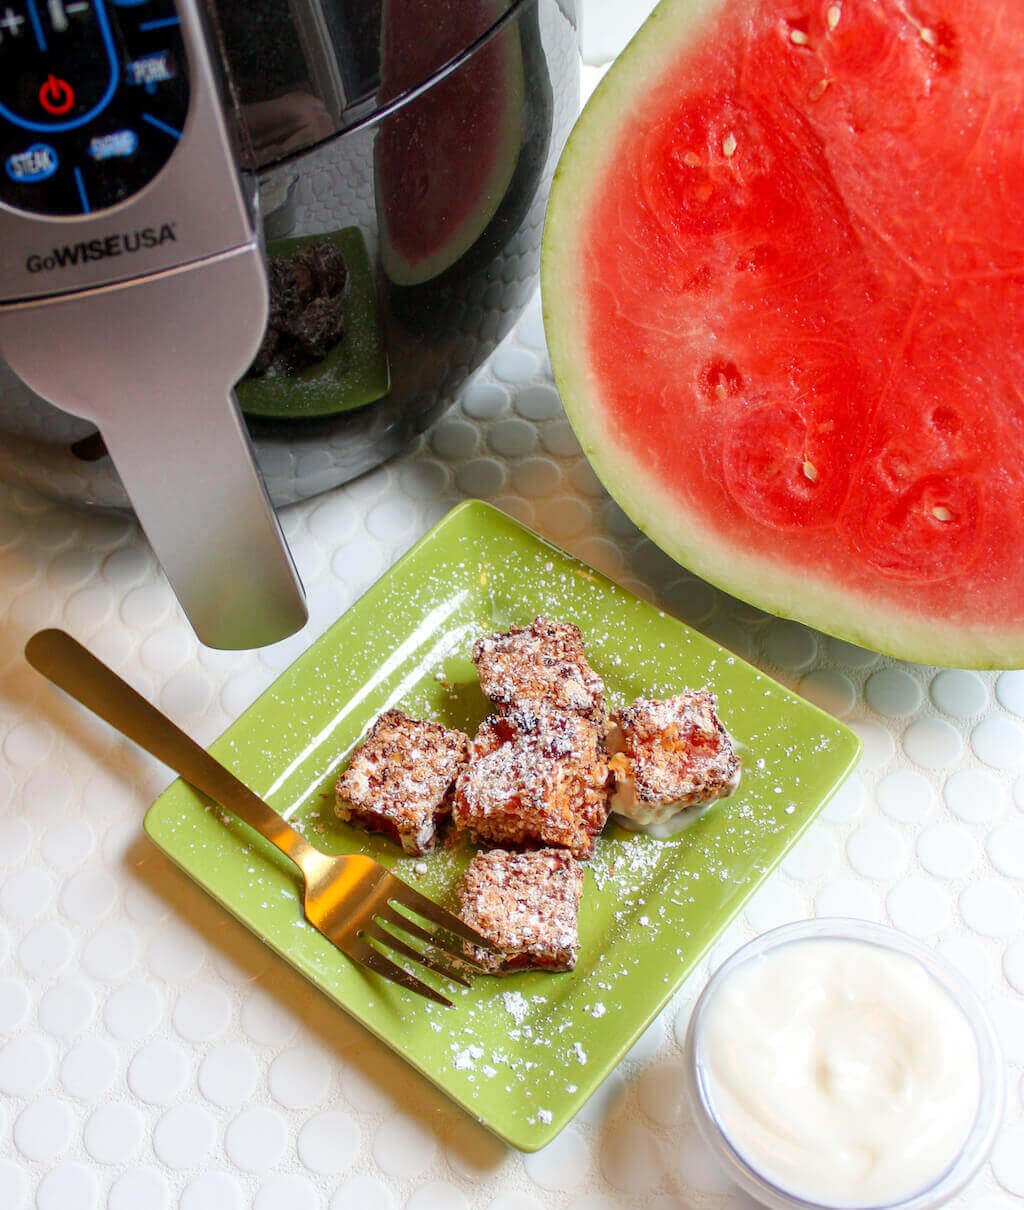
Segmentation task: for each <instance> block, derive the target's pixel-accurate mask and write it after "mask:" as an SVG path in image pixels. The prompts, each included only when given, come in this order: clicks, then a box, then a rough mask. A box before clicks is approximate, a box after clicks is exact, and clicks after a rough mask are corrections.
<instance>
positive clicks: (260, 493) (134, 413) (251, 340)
mask: <svg viewBox="0 0 1024 1210" xmlns="http://www.w3.org/2000/svg"><path fill="white" fill-rule="evenodd" d="M266 316H267V282H266V272H265V270H264V268H263V265H262V261H261V259H260V255H259V252H258V250H257V249H256V247H255V246H254V245H250V246H247V247H244V248H240V249H237V250H235V251H233V252H230V253H225V254H222V255H220V256H216V257H210V258H208V259H206V260H204V261H200V262H198V263H195V264H192V265H186V266H183V267H181V268H180V269H174V270H169V271H167V272H164V273H158V274H152V275H151V276H149V277H146V278H141V279H139V280H136V281H130V282H125V283H121V284H118V285H114V286H105V287H100V288H99V289H94V290H87V291H81V292H79V293H76V294H66V295H61V296H59V297H57V298H52V299H46V300H41V301H38V302H32V303H23V304H19V305H15V306H12V307H0V353H2V354H3V356H4V358H5V359H6V360H7V362H8V363H9V364H10V366H11V368H12V369H13V370H14V372H15V373H16V374H18V375H19V376H20V377H21V378H22V379H23V380H24V381H25V383H26V384H27V385H28V386H30V387H31V388H32V389H33V390H35V391H37V392H38V393H39V394H40V395H42V396H43V397H44V398H46V399H49V400H51V401H52V402H54V403H56V404H57V405H58V406H59V407H61V408H63V409H64V410H66V411H69V412H72V413H73V414H75V415H78V416H83V417H85V418H87V419H89V420H92V421H93V422H94V423H95V424H97V425H98V426H99V428H100V431H101V432H102V434H103V438H104V441H105V442H106V446H107V449H108V450H109V451H110V455H111V457H112V458H113V461H114V465H115V466H116V467H117V470H118V473H119V474H120V476H121V479H122V482H123V483H124V485H125V488H126V489H127V492H128V496H129V498H130V499H131V502H132V505H133V507H134V508H135V511H136V513H137V515H138V517H139V520H140V521H141V522H142V526H143V529H145V531H146V535H147V537H148V538H149V540H150V543H151V544H152V546H153V549H154V551H155V553H156V556H157V558H158V559H159V560H160V563H161V564H162V566H163V568H164V571H165V572H166V573H167V578H168V579H169V580H170V582H171V585H172V587H173V588H174V590H175V592H176V593H177V594H178V598H179V600H180V601H181V603H182V606H183V607H184V609H185V612H186V613H187V615H188V618H189V621H190V622H191V623H192V625H193V627H194V628H195V631H196V634H197V635H198V636H199V638H200V639H201V640H202V641H203V642H204V643H207V644H209V645H210V646H211V647H222V648H249V647H260V646H263V645H265V644H267V643H273V642H276V641H278V640H279V639H283V638H286V637H287V636H288V635H290V634H292V633H294V631H296V630H298V629H299V628H300V627H301V626H302V625H303V624H304V623H305V621H306V617H307V614H306V606H305V601H304V598H303V594H302V585H301V584H300V582H299V579H298V576H297V575H296V572H295V567H294V564H293V563H292V559H291V555H290V553H289V551H288V547H287V546H286V544H285V541H284V537H283V536H282V534H281V530H280V527H279V525H278V521H277V517H276V516H275V514H274V511H273V509H272V507H271V504H270V500H269V498H268V497H267V493H266V489H265V487H264V485H263V481H262V479H261V478H260V476H259V472H258V471H257V469H256V464H255V462H254V461H253V453H252V449H251V446H250V444H249V440H248V435H247V433H246V431H245V426H244V424H243V423H242V418H241V416H240V414H239V412H238V407H237V404H236V403H235V401H234V398H233V395H232V386H233V384H234V383H235V382H236V381H237V380H238V378H240V377H241V375H242V374H243V373H244V372H245V369H246V367H247V366H248V365H249V363H250V361H251V360H252V357H253V355H254V353H255V351H256V347H257V346H258V344H259V341H260V338H261V335H262V332H263V327H264V324H265V322H266Z"/></svg>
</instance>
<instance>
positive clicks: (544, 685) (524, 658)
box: [473, 617, 604, 717]
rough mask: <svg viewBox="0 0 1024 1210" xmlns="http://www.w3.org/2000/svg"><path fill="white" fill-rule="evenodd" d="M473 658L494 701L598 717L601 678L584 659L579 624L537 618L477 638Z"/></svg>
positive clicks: (600, 706)
mask: <svg viewBox="0 0 1024 1210" xmlns="http://www.w3.org/2000/svg"><path fill="white" fill-rule="evenodd" d="M473 663H474V664H476V670H477V674H478V675H479V677H480V684H481V686H482V687H483V691H484V693H486V694H487V696H488V697H489V698H490V699H491V701H492V702H494V703H495V705H497V706H499V707H502V708H505V707H508V706H513V705H520V706H522V705H526V704H535V705H537V706H547V707H549V708H551V709H556V710H572V711H574V712H576V713H579V714H586V715H591V716H594V717H597V716H598V715H601V716H603V714H604V682H603V681H602V680H601V678H600V677H599V676H598V675H597V673H596V672H594V670H593V669H592V668H591V667H590V665H589V664H588V663H587V656H586V652H585V651H584V648H583V635H582V634H581V633H580V629H579V627H578V626H573V625H572V624H571V623H568V622H554V621H552V620H551V619H549V618H543V617H538V618H534V620H533V621H532V622H531V623H530V625H529V626H513V627H512V629H511V630H509V631H508V633H507V634H496V635H491V636H489V637H488V638H482V639H477V641H476V642H475V643H474V644H473Z"/></svg>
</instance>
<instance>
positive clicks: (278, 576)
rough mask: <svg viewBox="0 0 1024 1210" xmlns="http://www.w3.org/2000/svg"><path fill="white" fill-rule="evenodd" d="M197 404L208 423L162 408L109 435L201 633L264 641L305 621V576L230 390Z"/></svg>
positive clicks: (238, 642)
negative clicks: (141, 421)
mask: <svg viewBox="0 0 1024 1210" xmlns="http://www.w3.org/2000/svg"><path fill="white" fill-rule="evenodd" d="M190 406H191V408H192V409H194V410H195V412H196V413H201V414H202V416H203V421H202V425H201V426H192V425H183V424H181V423H180V418H179V417H178V416H177V415H176V414H175V413H173V412H171V411H169V410H166V409H162V408H156V409H153V411H151V412H150V414H149V416H148V418H147V421H146V424H145V427H144V428H143V427H142V426H140V425H137V424H136V425H128V426H125V427H121V426H119V425H116V424H114V425H105V426H104V427H103V429H102V432H103V439H104V441H105V443H106V446H107V450H108V451H109V453H110V456H111V458H112V459H113V460H114V466H115V467H116V468H117V472H118V474H119V475H120V477H121V482H122V483H123V484H124V486H125V490H126V491H127V492H128V496H129V498H130V499H131V502H132V507H133V508H134V509H135V513H136V516H137V517H138V519H139V521H140V523H141V525H142V528H143V529H144V530H145V532H146V537H147V538H148V539H149V542H150V545H151V546H152V547H153V550H154V551H155V553H156V556H157V558H158V559H159V560H160V565H161V566H162V567H163V569H164V573H165V574H166V576H167V579H168V580H169V581H170V583H171V587H172V588H173V589H174V591H175V593H176V594H177V597H178V600H179V601H180V602H181V606H182V608H183V609H184V610H185V613H186V614H187V615H188V618H189V620H190V621H191V623H192V626H193V627H194V629H195V632H196V634H197V635H198V636H199V638H200V639H201V640H202V641H203V642H204V643H206V644H207V645H208V646H210V647H220V648H249V647H262V646H264V645H265V644H267V643H274V642H277V641H278V640H279V639H282V638H284V637H286V636H287V635H289V634H292V633H293V632H294V631H296V630H298V629H299V628H300V627H301V626H303V625H304V624H305V621H306V608H305V604H304V603H303V598H302V589H301V585H300V583H299V580H298V576H297V574H296V571H295V567H294V565H293V563H292V558H291V554H290V552H289V551H288V547H287V546H286V544H285V541H284V538H283V536H282V534H281V529H280V526H279V524H278V520H277V517H276V516H275V514H274V511H273V508H272V507H271V504H270V500H269V499H268V497H267V491H266V488H265V487H264V485H263V480H262V479H261V478H260V476H259V473H258V472H257V470H256V466H255V464H254V463H253V459H252V451H251V449H250V446H249V440H248V434H247V433H246V431H245V426H244V425H243V423H242V419H241V416H240V415H239V413H238V408H237V405H236V404H235V402H234V400H233V399H232V398H231V396H230V394H229V393H228V394H226V393H225V392H223V390H222V391H221V393H220V395H219V397H218V396H214V397H211V398H206V399H204V398H201V397H193V398H192V399H191V400H190Z"/></svg>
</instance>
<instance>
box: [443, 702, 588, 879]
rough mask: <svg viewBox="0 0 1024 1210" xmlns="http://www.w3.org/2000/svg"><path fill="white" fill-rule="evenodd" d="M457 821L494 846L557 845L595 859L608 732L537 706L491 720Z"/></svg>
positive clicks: (459, 797) (464, 783)
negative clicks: (593, 853)
mask: <svg viewBox="0 0 1024 1210" xmlns="http://www.w3.org/2000/svg"><path fill="white" fill-rule="evenodd" d="M452 818H453V820H454V823H455V826H456V827H457V828H458V829H459V830H460V831H463V832H468V833H469V835H470V836H471V837H473V839H475V840H479V841H483V842H485V843H488V844H496V845H507V846H509V847H511V848H538V847H542V846H554V847H558V848H564V849H568V850H569V851H570V852H571V853H572V854H573V855H574V856H575V857H579V858H582V859H585V858H587V857H589V856H590V855H591V853H592V852H593V850H594V842H595V840H596V838H597V835H598V833H599V832H600V831H601V829H602V828H603V827H604V825H605V821H606V820H607V818H608V764H607V759H606V756H605V751H604V731H603V729H602V727H601V726H599V725H598V724H597V723H596V722H594V720H592V719H589V718H585V717H583V716H582V715H579V714H568V713H564V712H562V711H553V710H535V709H532V708H531V707H516V708H513V709H510V710H508V711H507V712H506V713H505V714H497V715H492V716H491V717H490V718H488V719H486V720H485V721H484V722H483V724H482V725H481V727H480V730H479V731H478V732H477V734H476V738H475V739H474V740H473V742H472V743H471V744H470V748H469V763H468V764H467V765H466V767H465V768H464V769H463V771H462V773H461V774H460V775H459V781H458V784H457V786H456V789H455V802H454V804H453V807H452Z"/></svg>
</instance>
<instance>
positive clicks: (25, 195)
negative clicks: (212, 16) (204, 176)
mask: <svg viewBox="0 0 1024 1210" xmlns="http://www.w3.org/2000/svg"><path fill="white" fill-rule="evenodd" d="M188 105H189V80H188V64H187V61H186V55H185V48H184V44H183V41H182V36H181V23H180V18H179V15H178V12H177V10H176V8H175V5H174V2H173V0H0V201H4V202H6V203H7V204H8V205H9V206H13V207H15V208H16V209H18V210H24V211H29V212H31V213H35V214H51V215H68V216H70V215H81V214H90V213H92V212H94V211H97V210H104V209H106V208H107V207H109V206H113V205H116V204H117V203H118V202H121V201H123V200H124V199H125V198H127V197H130V196H131V195H132V194H133V193H136V192H137V191H138V190H139V189H141V188H142V186H143V185H146V184H148V183H149V181H151V180H152V179H153V177H155V176H156V174H157V173H158V172H159V171H160V169H161V168H163V166H164V165H165V164H166V163H167V161H168V159H169V158H170V156H171V154H172V153H173V152H174V150H175V149H176V147H177V144H178V142H179V141H180V139H181V135H182V131H183V129H184V125H185V119H186V117H187V115H188Z"/></svg>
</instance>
